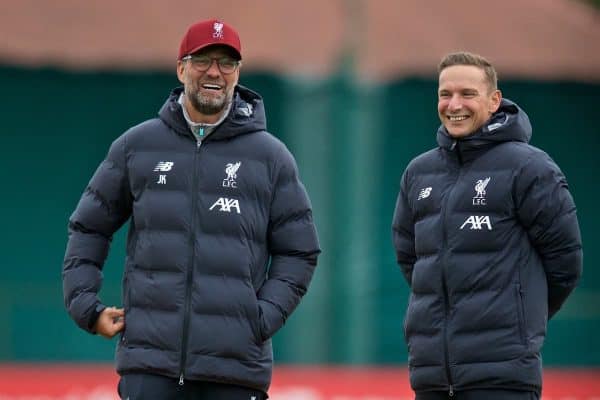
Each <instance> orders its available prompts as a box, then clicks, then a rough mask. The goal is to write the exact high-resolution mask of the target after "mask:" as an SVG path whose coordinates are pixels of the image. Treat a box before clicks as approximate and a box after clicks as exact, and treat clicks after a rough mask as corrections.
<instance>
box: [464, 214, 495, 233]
mask: <svg viewBox="0 0 600 400" xmlns="http://www.w3.org/2000/svg"><path fill="white" fill-rule="evenodd" d="M469 224H471V227H470V228H469V229H471V230H478V231H480V230H482V229H483V225H485V226H486V227H487V229H488V231H491V230H492V223H491V222H490V217H489V216H488V215H481V216H480V215H471V216H470V217H469V218H467V220H466V221H465V222H463V224H462V225H461V226H460V229H461V230H462V229H463V228H464V227H465V226H467V225H469Z"/></svg>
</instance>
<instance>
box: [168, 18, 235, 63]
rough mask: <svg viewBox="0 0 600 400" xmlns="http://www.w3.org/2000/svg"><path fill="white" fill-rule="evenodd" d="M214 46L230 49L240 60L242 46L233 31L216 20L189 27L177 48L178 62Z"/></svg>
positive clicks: (197, 23)
mask: <svg viewBox="0 0 600 400" xmlns="http://www.w3.org/2000/svg"><path fill="white" fill-rule="evenodd" d="M215 44H219V45H223V46H228V47H231V48H232V49H233V50H235V53H236V55H237V56H238V59H239V60H241V59H242V44H241V43H240V37H239V36H238V34H237V32H236V31H235V29H233V28H232V27H231V26H230V25H227V24H226V23H224V22H222V21H219V20H218V19H209V20H207V21H200V22H196V23H195V24H194V25H192V26H190V28H189V29H188V31H187V32H186V34H185V36H184V37H183V39H182V40H181V45H180V46H179V60H181V59H182V58H183V57H185V56H187V55H188V54H192V53H195V52H197V51H198V50H201V49H203V48H205V47H207V46H211V45H215Z"/></svg>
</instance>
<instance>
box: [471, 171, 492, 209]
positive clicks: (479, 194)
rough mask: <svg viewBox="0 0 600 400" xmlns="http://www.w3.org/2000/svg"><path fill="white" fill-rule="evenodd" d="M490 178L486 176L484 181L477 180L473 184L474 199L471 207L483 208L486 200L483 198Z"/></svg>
mask: <svg viewBox="0 0 600 400" xmlns="http://www.w3.org/2000/svg"><path fill="white" fill-rule="evenodd" d="M490 179H491V178H490V177H489V176H488V177H487V178H485V179H479V180H477V182H476V183H475V193H476V194H475V197H473V205H474V206H485V205H486V198H485V188H486V187H487V185H488V183H490Z"/></svg>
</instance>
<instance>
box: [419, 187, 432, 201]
mask: <svg viewBox="0 0 600 400" xmlns="http://www.w3.org/2000/svg"><path fill="white" fill-rule="evenodd" d="M430 194H431V186H429V187H426V188H423V189H421V190H420V191H419V196H418V197H417V201H418V200H421V199H426V198H428V197H429V195H430Z"/></svg>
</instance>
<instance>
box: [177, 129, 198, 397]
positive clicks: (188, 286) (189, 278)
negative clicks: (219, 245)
mask: <svg viewBox="0 0 600 400" xmlns="http://www.w3.org/2000/svg"><path fill="white" fill-rule="evenodd" d="M203 135H204V128H200V136H203ZM201 145H202V140H201V139H200V138H196V149H195V150H194V162H193V164H192V165H193V169H194V172H193V175H192V218H191V223H190V227H191V229H192V232H191V235H190V242H191V246H192V254H191V257H190V264H189V265H188V269H187V274H186V280H185V305H184V314H183V332H182V338H181V364H180V366H179V385H180V386H183V379H184V376H185V362H186V359H187V345H188V336H189V333H188V331H189V325H190V306H191V302H192V283H193V279H194V260H195V258H196V230H195V228H196V201H197V197H198V195H197V191H198V190H197V189H198V188H197V185H198V182H197V181H198V176H197V173H198V172H197V171H198V168H196V162H197V160H198V153H199V152H200V146H201Z"/></svg>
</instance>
